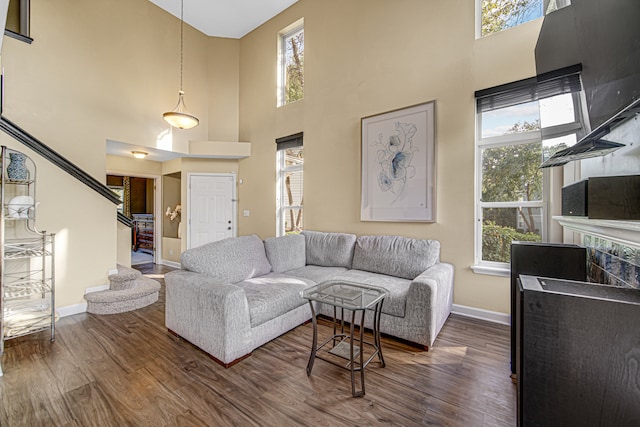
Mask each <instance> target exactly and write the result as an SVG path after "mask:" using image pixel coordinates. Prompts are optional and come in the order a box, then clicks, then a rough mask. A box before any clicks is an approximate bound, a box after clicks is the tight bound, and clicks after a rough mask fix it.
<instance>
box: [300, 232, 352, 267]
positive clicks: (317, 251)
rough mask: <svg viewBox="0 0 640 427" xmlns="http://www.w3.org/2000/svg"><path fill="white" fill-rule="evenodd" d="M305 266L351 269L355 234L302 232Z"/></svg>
mask: <svg viewBox="0 0 640 427" xmlns="http://www.w3.org/2000/svg"><path fill="white" fill-rule="evenodd" d="M302 235H303V236H304V237H305V239H306V245H305V252H306V258H307V264H311V265H320V266H323V267H346V268H351V262H352V260H353V247H354V245H355V243H356V236H355V234H345V233H324V232H321V231H306V230H305V231H303V232H302Z"/></svg>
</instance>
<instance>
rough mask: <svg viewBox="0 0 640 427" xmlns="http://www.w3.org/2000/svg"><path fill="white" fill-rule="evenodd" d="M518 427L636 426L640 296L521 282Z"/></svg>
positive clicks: (563, 283)
mask: <svg viewBox="0 0 640 427" xmlns="http://www.w3.org/2000/svg"><path fill="white" fill-rule="evenodd" d="M520 282H521V290H522V299H521V303H520V304H519V307H518V308H519V312H520V313H521V314H522V316H521V318H522V329H521V331H522V334H521V352H519V359H520V360H521V363H519V364H518V389H519V402H518V403H519V404H518V425H519V426H521V427H565V426H580V427H610V426H616V427H637V426H639V425H640V383H639V380H640V334H639V333H638V324H639V322H640V290H639V289H632V288H623V287H614V286H607V285H599V284H592V283H584V282H574V281H567V280H559V279H546V278H543V279H541V278H537V277H532V276H521V278H520Z"/></svg>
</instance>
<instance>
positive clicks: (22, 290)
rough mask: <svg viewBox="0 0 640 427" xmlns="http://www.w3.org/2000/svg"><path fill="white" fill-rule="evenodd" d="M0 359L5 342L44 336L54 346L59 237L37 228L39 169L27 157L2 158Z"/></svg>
mask: <svg viewBox="0 0 640 427" xmlns="http://www.w3.org/2000/svg"><path fill="white" fill-rule="evenodd" d="M0 162H1V170H2V171H3V172H2V174H1V175H0V184H1V185H0V205H1V206H2V211H1V213H0V294H1V296H2V298H1V299H0V354H3V353H4V349H5V341H6V340H9V339H12V338H17V337H20V336H23V335H28V334H32V333H35V332H40V331H44V330H50V331H51V341H52V342H53V341H54V340H55V321H56V317H57V315H56V311H55V271H54V270H55V267H54V265H55V262H54V253H55V248H54V246H55V234H53V233H46V232H45V231H39V230H37V229H36V225H35V208H36V205H37V204H38V203H36V194H35V188H36V185H35V184H36V180H35V177H36V165H35V163H34V162H33V160H32V159H31V158H30V157H28V156H26V155H25V154H23V153H21V152H18V151H15V150H12V149H10V148H7V147H4V146H3V147H2V152H1V154H0Z"/></svg>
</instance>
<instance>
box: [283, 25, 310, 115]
mask: <svg viewBox="0 0 640 427" xmlns="http://www.w3.org/2000/svg"><path fill="white" fill-rule="evenodd" d="M279 56H280V58H279V62H280V67H279V73H278V74H279V76H278V79H279V84H278V88H279V91H278V92H279V93H278V105H279V106H282V105H285V104H289V103H291V102H294V101H298V100H301V99H302V98H304V25H303V21H302V20H300V21H298V22H296V23H294V24H292V25H291V26H290V27H288V28H286V29H285V30H283V31H282V32H281V33H280V42H279Z"/></svg>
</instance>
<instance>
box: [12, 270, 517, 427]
mask: <svg viewBox="0 0 640 427" xmlns="http://www.w3.org/2000/svg"><path fill="white" fill-rule="evenodd" d="M136 268H138V269H140V270H141V271H143V273H145V274H149V275H150V277H154V278H157V280H159V281H160V282H161V283H162V273H164V272H165V271H167V270H169V269H167V268H166V267H162V266H154V265H153V264H148V265H140V266H136ZM320 327H321V331H322V333H324V334H326V335H328V334H329V333H330V329H329V327H328V323H327V322H324V321H320ZM310 343H311V324H310V323H309V324H305V325H301V326H299V327H298V328H296V329H294V330H292V331H290V332H289V333H287V334H285V335H283V336H281V337H279V338H277V339H275V340H273V341H271V342H270V343H267V344H266V345H264V346H263V347H261V348H259V349H257V350H255V351H254V352H253V354H252V355H251V357H249V358H247V359H245V360H244V361H242V362H240V363H239V364H237V365H235V366H233V367H231V368H229V369H224V368H223V367H221V366H220V365H218V364H217V363H215V362H214V361H213V360H211V359H210V358H209V357H208V356H207V355H206V354H205V353H204V352H202V351H200V350H198V349H196V348H195V347H193V346H191V345H190V344H188V343H186V342H185V341H183V340H181V339H179V338H176V337H174V336H172V335H170V334H169V333H168V332H167V330H166V328H165V326H164V287H163V289H162V291H161V295H160V300H159V301H158V302H157V303H155V304H153V305H151V306H149V307H145V308H143V309H140V310H136V311H133V312H129V313H122V314H116V315H103V316H99V315H93V314H88V313H83V314H78V315H74V316H68V317H65V318H62V319H60V320H59V322H58V323H57V335H56V342H55V343H50V342H49V340H48V339H47V333H46V332H44V333H39V334H34V335H30V336H27V337H22V338H18V339H15V340H10V341H7V343H6V351H5V354H4V355H3V357H2V367H3V370H4V374H5V375H4V376H3V377H0V426H7V427H13V426H154V427H159V426H304V425H321V426H364V425H366V426H377V425H393V426H414V425H427V426H465V427H467V426H470V427H475V426H478V427H482V426H499V427H503V426H514V425H515V419H516V390H515V386H514V384H513V383H512V382H511V379H510V378H509V374H510V369H509V329H508V327H506V326H501V325H495V324H491V323H486V322H483V321H479V320H474V319H468V318H465V317H461V316H456V315H452V316H451V318H450V319H449V320H448V321H447V323H446V325H445V326H444V328H443V330H442V332H441V333H440V335H439V337H438V339H437V340H436V343H435V346H434V347H433V349H431V350H430V351H429V352H424V351H422V350H419V349H417V348H414V347H411V346H408V345H406V344H405V343H402V342H399V341H397V340H394V339H392V338H387V337H384V338H383V351H384V358H385V362H386V367H385V368H381V367H380V366H379V365H378V363H376V362H372V363H371V364H370V365H369V367H367V371H366V395H365V396H364V397H362V398H353V397H351V385H350V379H349V378H350V377H349V373H348V371H346V370H343V369H340V368H338V367H336V366H334V365H332V364H329V363H326V362H324V361H322V360H316V362H315V365H314V368H313V372H312V374H311V376H310V377H307V375H306V372H305V368H306V364H307V360H308V357H309V347H310Z"/></svg>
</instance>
